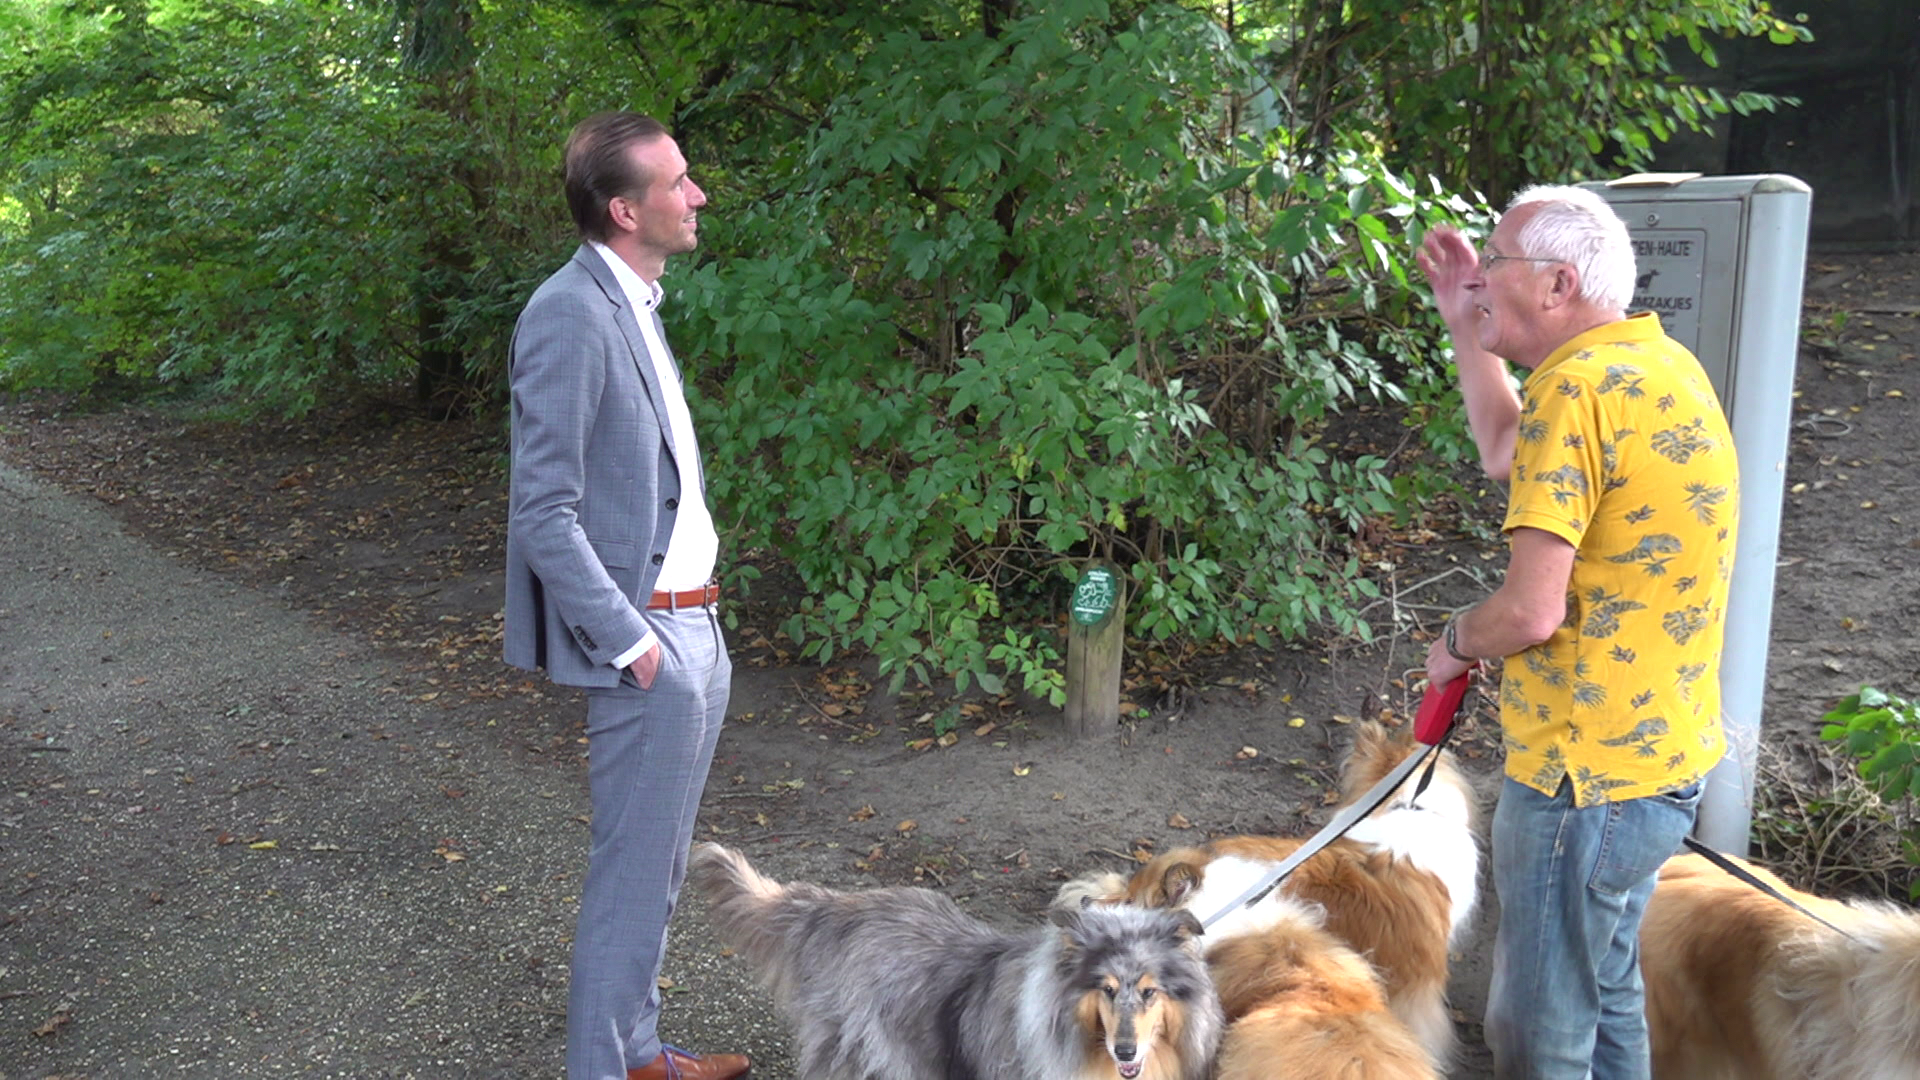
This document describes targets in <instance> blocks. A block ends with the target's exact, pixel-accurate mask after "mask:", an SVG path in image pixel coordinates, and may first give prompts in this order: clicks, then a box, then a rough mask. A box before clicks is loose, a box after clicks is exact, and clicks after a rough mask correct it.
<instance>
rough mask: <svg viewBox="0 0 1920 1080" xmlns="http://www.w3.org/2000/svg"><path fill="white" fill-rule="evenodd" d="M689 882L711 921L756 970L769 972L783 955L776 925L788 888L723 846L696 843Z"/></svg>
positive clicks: (690, 866)
mask: <svg viewBox="0 0 1920 1080" xmlns="http://www.w3.org/2000/svg"><path fill="white" fill-rule="evenodd" d="M687 881H688V883H689V884H691V885H692V886H693V888H694V890H695V891H696V892H698V893H699V894H700V895H701V896H702V897H703V898H705V900H706V901H707V908H708V910H707V919H708V921H709V922H711V923H712V924H713V928H714V930H715V931H716V932H717V933H718V934H719V935H720V940H721V941H723V942H725V943H726V944H727V945H728V946H729V947H731V948H732V949H733V950H734V951H735V952H737V953H739V954H740V955H741V956H743V957H745V958H746V961H747V963H748V965H750V966H751V967H752V968H753V969H754V970H756V971H762V972H771V971H773V970H775V969H776V968H777V967H779V966H781V965H779V963H778V961H780V960H782V959H783V954H784V953H785V945H786V940H785V935H784V934H783V933H782V932H781V929H780V928H779V927H778V926H777V925H776V921H777V920H776V915H777V914H778V912H779V910H780V907H781V903H782V901H784V900H786V899H787V887H786V886H785V885H782V884H780V883H779V882H777V881H775V880H773V879H772V878H770V877H767V876H766V875H765V874H762V873H761V872H760V871H758V870H755V869H754V868H753V864H751V863H749V862H747V857H746V856H745V855H742V854H740V853H739V852H738V851H735V850H733V849H732V848H728V847H722V846H720V845H719V844H695V845H694V846H693V851H692V854H691V856H690V858H689V860H688V863H687Z"/></svg>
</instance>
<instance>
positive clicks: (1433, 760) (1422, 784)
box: [1214, 728, 1453, 919]
mask: <svg viewBox="0 0 1920 1080" xmlns="http://www.w3.org/2000/svg"><path fill="white" fill-rule="evenodd" d="M1452 737H1453V728H1448V729H1447V730H1446V732H1445V733H1444V734H1442V735H1441V736H1440V741H1439V742H1437V743H1434V744H1433V749H1432V750H1429V751H1428V752H1427V763H1426V766H1425V767H1423V768H1422V769H1421V770H1420V779H1419V780H1418V781H1416V782H1415V783H1414V788H1413V797H1412V798H1411V799H1408V800H1407V808H1408V809H1409V810H1418V809H1419V808H1420V793H1421V792H1423V791H1425V790H1427V785H1428V784H1431V783H1432V782H1433V767H1434V766H1435V765H1438V764H1439V763H1440V751H1441V750H1443V749H1445V747H1446V745H1447V740H1448V739H1450V738H1452ZM1404 786H1405V785H1404V784H1396V785H1394V786H1393V787H1392V788H1390V789H1388V790H1387V791H1385V792H1382V793H1381V795H1380V797H1379V798H1377V799H1375V800H1373V802H1372V803H1370V804H1368V806H1367V808H1366V810H1365V811H1363V812H1362V813H1361V815H1360V816H1359V817H1358V818H1355V819H1354V824H1355V825H1358V824H1359V823H1360V822H1362V821H1365V820H1366V819H1367V818H1368V817H1370V816H1372V814H1373V812H1374V811H1375V810H1378V809H1380V808H1381V807H1383V806H1385V805H1387V803H1388V801H1389V800H1391V799H1392V798H1393V797H1394V795H1395V794H1397V793H1398V792H1399V791H1400V789H1401V788H1402V787H1404ZM1349 828H1351V826H1349ZM1346 834H1347V831H1346V830H1342V831H1341V832H1340V834H1339V836H1330V837H1328V838H1327V843H1328V844H1331V843H1333V842H1334V841H1335V840H1338V839H1340V837H1342V836H1345V835H1346ZM1322 850H1324V846H1323V848H1322ZM1315 854H1319V852H1315ZM1305 865H1306V864H1305V863H1304V862H1303V863H1301V864H1300V866H1305ZM1300 866H1295V867H1294V868H1293V869H1292V870H1288V871H1287V872H1286V873H1284V874H1281V875H1280V876H1279V877H1276V878H1274V879H1273V880H1272V881H1269V882H1267V884H1266V885H1265V886H1264V887H1262V888H1261V890H1260V891H1259V892H1256V893H1254V894H1253V895H1252V896H1249V897H1247V898H1246V899H1245V900H1243V901H1238V902H1236V903H1233V904H1229V905H1228V906H1227V907H1226V908H1225V909H1224V910H1222V911H1221V912H1220V913H1219V914H1218V915H1215V916H1214V918H1215V919H1219V918H1221V917H1222V916H1224V915H1226V914H1227V912H1230V911H1234V910H1236V909H1239V908H1250V907H1252V906H1253V905H1255V904H1257V903H1259V902H1260V901H1262V900H1265V899H1266V898H1267V894H1268V893H1271V892H1272V891H1273V890H1275V889H1277V888H1279V887H1280V886H1281V884H1282V883H1284V882H1285V881H1286V880H1287V879H1288V878H1290V877H1292V876H1293V871H1294V870H1298V869H1300Z"/></svg>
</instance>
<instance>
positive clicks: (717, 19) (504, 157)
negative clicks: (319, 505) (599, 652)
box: [0, 0, 1805, 698]
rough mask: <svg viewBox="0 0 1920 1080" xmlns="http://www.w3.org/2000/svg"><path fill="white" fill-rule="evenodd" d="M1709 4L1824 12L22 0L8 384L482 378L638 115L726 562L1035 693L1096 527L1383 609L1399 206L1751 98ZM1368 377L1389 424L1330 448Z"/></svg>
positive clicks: (1406, 416)
mask: <svg viewBox="0 0 1920 1080" xmlns="http://www.w3.org/2000/svg"><path fill="white" fill-rule="evenodd" d="M1736 36H1747V37H1757V36H1765V37H1768V38H1771V39H1772V40H1774V41H1776V42H1779V43H1782V44H1786V43H1790V42H1792V41H1794V40H1797V39H1799V38H1803V37H1804V36H1805V32H1804V31H1803V30H1801V29H1800V28H1799V27H1798V26H1797V25H1795V24H1793V23H1791V22H1788V21H1785V20H1782V19H1780V18H1778V17H1776V16H1775V15H1774V13H1773V12H1772V11H1771V10H1770V8H1769V6H1768V5H1767V4H1766V3H1763V2H1759V0H1663V2H1656V3H1648V2H1645V0H1592V2H1589V3H1582V4H1548V3H1544V2H1542V0H1247V2H1236V0H1226V2H1220V3H1201V2H1188V3H1171V2H1138V0H1053V2H1023V0H964V2H960V0H952V2H949V0H869V2H865V3H854V4H847V3H836V2H830V0H701V2H697V3H696V2H691V0H686V2H681V0H572V2H562V0H536V2H522V3H511V4H508V3H482V2H477V0H391V2H388V3H384V4H357V3H352V2H339V0H126V2H119V3H97V2H90V0H80V2H58V0H16V2H15V3H13V4H10V5H8V6H7V7H5V8H4V9H0V109H3V110H4V111H3V112H0V385H6V386H12V387H53V388H61V389H67V390H76V391H79V390H90V391H106V392H113V393H127V392H144V391H145V390H148V389H152V388H156V387H165V388H173V389H180V388H186V389H190V390H192V391H193V392H195V393H200V394H208V395H211V396H212V397H213V398H214V399H215V400H217V401H220V402H222V403H224V406H225V407H229V408H237V409H239V410H242V411H243V412H249V413H265V414H275V415H281V416H285V417H288V418H290V419H291V420H292V421H293V422H297V419H298V418H299V417H301V416H303V415H305V414H307V413H309V412H311V411H313V410H314V409H316V408H318V407H321V406H323V405H326V404H328V403H329V402H332V401H335V400H338V399H340V398H342V397H343V396H345V395H347V394H350V393H353V392H355V391H356V390H357V389H360V388H376V389H377V388H391V387H393V386H394V385H396V384H404V383H407V382H411V383H412V385H413V389H414V392H415V393H416V394H417V395H418V398H419V400H420V401H421V402H422V403H423V404H424V406H425V407H427V408H430V409H432V410H434V412H435V413H436V414H439V415H448V416H452V415H460V414H468V413H472V412H474V411H476V410H478V411H480V412H481V413H482V414H483V415H485V414H487V413H488V412H489V411H490V410H496V409H497V408H498V406H499V403H500V401H501V387H502V383H503V379H504V357H505V352H506V340H507V335H508V334H509V332H510V331H511V327H512V320H513V318H514V316H515V314H516V313H517V311H518V309H519V306H520V304H521V303H522V302H523V300H524V298H525V297H526V295H527V294H528V293H529V292H530V291H531V289H532V287H533V286H534V285H535V284H537V282H538V281H539V280H540V279H541V278H543V277H544V276H545V275H546V274H547V273H549V272H551V270H552V269H553V268H554V267H555V266H557V265H558V264H559V263H560V262H561V261H562V260H564V259H565V258H566V257H567V254H568V252H569V251H570V250H571V248H572V246H573V244H574V242H575V241H574V239H573V238H572V236H571V235H570V230H569V228H568V225H567V221H566V215H565V211H564V207H563V205H562V201H561V199H560V197H559V193H558V168H559V163H558V159H559V147H560V145H561V143H562V141H563V140H564V137H565V134H566V131H567V129H568V128H569V127H570V126H571V125H572V124H573V123H574V122H575V121H577V120H578V119H579V118H581V117H583V116H585V115H587V114H588V113H590V112H593V111H597V110H599V109H603V108H609V107H624V108H632V109H637V110H640V111H644V112H648V113H651V114H653V115H656V116H659V117H661V118H663V119H665V120H667V121H668V122H669V123H670V125H671V126H672V127H673V129H674V130H675V132H676V135H677V137H678V138H679V140H680V142H681V144H682V146H683V148H684V149H685V150H686V152H687V155H688V157H689V158H690V159H691V160H692V161H693V162H694V163H695V165H696V168H697V169H698V170H699V174H700V179H701V181H702V183H703V185H705V186H706V187H707V189H708V191H709V194H710V196H711V197H712V200H713V202H712V206H711V209H710V211H709V213H708V215H707V216H706V217H705V218H704V219H703V226H704V227H703V230H702V235H703V241H704V246H703V248H702V250H701V252H700V253H699V254H698V255H697V256H694V257H690V258H688V259H686V260H683V261H680V262H677V263H676V264H675V265H674V266H673V267H671V268H670V270H669V276H668V278H667V279H666V281H665V284H666V285H667V287H668V290H669V293H670V296H671V299H670V306H669V307H668V308H667V309H665V311H666V313H667V317H668V319H669V322H670V323H671V329H672V333H673V335H674V337H675V340H676V343H677V346H678V351H679V352H680V353H681V355H682V356H683V357H684V358H686V360H687V361H688V366H689V368H690V370H691V371H692V372H693V373H694V375H695V378H696V379H697V382H698V386H697V400H696V403H695V407H696V409H697V410H698V413H699V417H698V421H699V425H700V427H701V430H702V432H703V440H704V442H705V444H706V451H707V457H708V461H709V464H710V476H711V478H712V485H713V497H714V500H715V502H716V505H717V508H718V511H719V513H720V515H721V517H722V520H723V523H728V524H730V525H731V528H730V531H729V534H728V543H729V544H730V546H731V550H732V554H733V556H734V557H733V558H731V559H728V560H727V562H728V564H729V565H731V566H732V567H733V568H734V569H733V571H732V572H733V573H734V574H735V575H736V584H744V583H745V582H744V579H745V578H748V577H751V576H752V575H753V574H754V573H755V570H754V568H753V561H754V560H749V559H747V558H744V557H743V556H745V555H747V554H749V553H752V554H755V555H756V556H757V555H769V556H772V557H773V558H774V559H776V560H777V561H778V562H779V563H780V564H781V565H783V566H785V567H789V568H790V569H791V570H792V572H793V574H794V575H795V576H796V577H797V579H798V581H799V583H800V585H801V586H802V591H803V593H804V596H803V599H802V600H801V602H800V604H799V607H798V610H797V611H796V613H795V614H794V616H793V618H792V620H791V622H790V623H789V625H788V626H787V628H786V629H787V631H788V633H789V634H790V635H791V636H793V637H794V638H795V639H796V640H799V641H801V642H803V643H804V644H805V646H806V648H807V649H808V651H809V652H810V654H811V655H815V656H819V657H823V658H824V657H826V656H830V655H832V654H833V653H835V652H836V651H840V650H845V649H848V648H856V647H857V648H866V649H870V650H873V651H874V652H875V653H876V654H877V655H878V656H879V657H880V660H881V662H882V665H883V667H884V668H885V669H886V670H887V671H889V672H892V673H894V674H896V675H900V676H909V675H910V676H912V677H915V678H919V679H924V680H933V679H936V678H940V677H942V676H948V675H951V676H954V677H957V679H958V680H959V683H960V686H961V688H962V689H964V688H965V687H966V686H967V685H968V684H969V683H971V682H973V681H978V682H980V683H982V684H984V685H986V686H987V687H988V688H989V689H998V688H999V687H1000V686H1001V684H1002V682H1003V681H1004V680H1006V679H1007V678H1009V677H1012V678H1014V679H1016V680H1017V681H1018V682H1019V683H1020V684H1021V685H1023V686H1024V687H1025V688H1027V689H1029V690H1032V691H1034V692H1038V693H1042V694H1047V695H1052V696H1055V697H1056V698H1057V696H1058V694H1059V693H1060V674H1059V670H1058V669H1059V664H1058V663H1057V660H1058V650H1059V648H1060V643H1059V642H1058V641H1057V640H1056V639H1055V636H1054V635H1055V631H1056V629H1057V626H1058V623H1057V619H1056V616H1057V613H1058V611H1059V608H1060V606H1061V600H1062V598H1063V596H1064V595H1065V591H1066V588H1067V587H1068V586H1069V585H1070V583H1071V581H1072V579H1073V578H1074V576H1075V575H1077V573H1078V571H1079V568H1080V567H1081V566H1083V565H1085V563H1086V561H1087V560H1089V559H1093V558H1099V559H1106V560H1110V561H1112V562H1114V563H1115V564H1117V565H1118V566H1119V567H1120V568H1121V569H1122V571H1123V573H1124V575H1125V576H1126V578H1127V579H1128V580H1129V582H1130V584H1131V589H1132V592H1133V594H1134V600H1133V603H1132V606H1131V608H1130V611H1129V619H1130V623H1131V629H1132V631H1133V633H1135V634H1136V635H1142V636H1145V637H1147V638H1149V639H1152V640H1155V641H1158V642H1160V643H1162V645H1163V647H1165V648H1167V649H1169V650H1174V651H1179V650H1186V649H1191V648H1194V647H1196V646H1198V645H1201V644H1203V643H1207V642H1215V641H1229V640H1242V639H1249V638H1250V639H1255V640H1262V641H1264V640H1269V639H1270V638H1271V637H1272V636H1275V635H1277V636H1280V637H1283V638H1290V637H1296V636H1299V635H1301V634H1303V633H1304V632H1306V631H1308V630H1310V629H1313V628H1316V627H1320V626H1323V625H1330V626H1332V627H1333V628H1336V629H1337V630H1339V631H1342V632H1348V633H1355V634H1361V635H1364V634H1365V633H1366V632H1367V631H1366V627H1365V625H1364V624H1363V623H1362V622H1361V621H1360V620H1359V619H1358V617H1357V616H1356V614H1355V611H1356V609H1357V606H1358V602H1359V601H1361V600H1363V599H1364V598H1365V597H1366V596H1368V595H1370V593H1371V589H1372V587H1371V585H1370V584H1369V583H1368V581H1367V579H1366V577H1365V575H1364V573H1363V572H1362V568H1361V567H1360V566H1359V565H1358V564H1357V562H1356V560H1355V558H1354V556H1353V551H1352V544H1351V542H1350V541H1351V538H1352V537H1353V535H1355V533H1356V532H1357V531H1359V530H1360V529H1362V528H1363V527H1365V526H1366V524H1367V523H1368V522H1369V521H1372V520H1376V519H1379V518H1382V517H1385V516H1387V515H1393V514H1400V515H1404V514H1406V513H1407V512H1408V511H1407V509H1406V508H1407V507H1408V506H1410V505H1412V503H1413V501H1414V498H1415V497H1416V496H1418V495H1420V494H1422V493H1424V492H1426V491H1429V490H1431V489H1432V487H1433V485H1435V484H1436V483H1438V481H1437V480H1436V479H1435V474H1433V473H1431V472H1430V471H1422V468H1421V467H1419V465H1418V462H1417V461H1416V457H1415V455H1414V454H1413V453H1411V451H1414V450H1418V451H1421V452H1422V453H1423V454H1424V457H1423V458H1421V460H1424V461H1426V462H1428V463H1437V464H1440V465H1444V464H1446V463H1448V462H1450V461H1455V460H1458V458H1459V457H1460V456H1461V455H1462V454H1463V453H1464V452H1465V451H1466V448H1467V443H1466V441H1465V440H1464V438H1463V435H1464V432H1463V431H1462V429H1461V427H1460V422H1459V420H1458V419H1457V417H1458V408H1457V403H1454V402H1452V401H1450V400H1449V391H1448V380H1447V378H1446V375H1445V370H1444V365H1445V363H1446V357H1445V354H1444V351H1443V350H1442V348H1441V345H1442V335H1441V334H1440V333H1439V332H1438V328H1437V326H1436V325H1435V324H1434V322H1433V320H1432V318H1431V316H1430V315H1429V314H1428V313H1427V312H1426V310H1425V308H1424V307H1423V306H1422V304H1421V302H1420V300H1419V298H1418V295H1419V290H1418V289H1416V288H1410V287H1409V280H1408V273H1409V268H1410V257H1409V256H1410V252H1411V249H1412V246H1413V244H1414V243H1415V242H1417V240H1418V238H1419V236H1420V235H1421V233H1422V232H1423V231H1424V230H1425V229H1427V228H1428V227H1429V226H1431V225H1432V224H1433V223H1435V222H1437V221H1442V220H1451V221H1466V222H1468V223H1470V224H1471V223H1477V222H1484V220H1485V219H1486V217H1487V216H1488V211H1487V204H1488V202H1489V200H1491V201H1494V202H1496V203H1497V202H1498V201H1499V200H1501V199H1503V198H1504V197H1505V196H1506V195H1507V194H1508V193H1510V192H1511V191H1513V190H1515V189H1517V188H1518V187H1519V186H1521V185H1523V184H1525V183H1529V182H1535V181H1565V180H1572V179H1579V178H1585V177H1591V176H1598V175H1609V174H1612V173H1615V172H1618V171H1623V170H1630V169H1633V168H1636V167H1640V166H1643V165H1645V164H1646V163H1647V161H1648V160H1649V153H1650V150H1651V148H1652V146H1653V145H1654V144H1655V143H1656V142H1658V141H1660V140H1662V139H1664V138H1666V137H1667V136H1668V135H1670V134H1671V133H1672V132H1674V131H1675V130H1677V129H1679V128H1696V129H1697V128H1700V127H1701V126H1702V125H1704V124H1707V123H1708V122H1710V120H1711V118H1712V117H1713V116H1714V115H1716V114H1720V113H1724V112H1725V111H1727V110H1729V109H1738V110H1745V109H1751V108H1757V107H1768V108H1771V107H1774V105H1775V104H1776V103H1775V102H1773V101H1771V100H1769V99H1765V98H1760V97H1755V96H1743V97H1738V98H1732V99H1728V98H1725V97H1722V96H1721V95H1719V94H1718V93H1715V92H1712V91H1707V90H1702V89H1699V88H1696V87H1692V86H1689V85H1687V84H1685V83H1684V82H1683V81H1681V80H1679V79H1678V78H1676V77H1675V76H1674V75H1673V74H1672V71H1671V68H1670V65H1669V59H1668V58H1669V56H1670V54H1671V53H1672V51H1673V50H1675V49H1684V50H1690V51H1691V52H1693V53H1694V54H1697V55H1699V56H1700V57H1702V58H1704V59H1706V60H1708V61H1709V62H1711V61H1712V59H1713V50H1714V46H1715V43H1716V42H1717V41H1723V40H1725V39H1727V38H1730V37H1736ZM1482 193H1484V194H1482ZM1370 402H1390V403H1393V404H1394V405H1395V410H1394V412H1393V415H1394V416H1396V417H1398V418H1400V420H1401V422H1402V423H1404V424H1405V427H1406V432H1407V435H1406V437H1405V439H1404V440H1403V441H1402V447H1403V449H1407V450H1409V453H1406V454H1359V455H1353V456H1350V455H1347V454H1345V453H1342V452H1340V451H1339V450H1338V449H1337V448H1336V444H1335V443H1334V442H1333V440H1331V439H1330V438H1329V433H1330V431H1333V430H1335V428H1336V426H1337V425H1338V424H1339V423H1341V422H1342V418H1343V417H1348V416H1350V415H1351V413H1352V412H1353V410H1354V408H1355V406H1357V405H1359V404H1363V403H1370ZM759 561H765V560H764V559H761V560H759Z"/></svg>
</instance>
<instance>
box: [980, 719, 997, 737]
mask: <svg viewBox="0 0 1920 1080" xmlns="http://www.w3.org/2000/svg"><path fill="white" fill-rule="evenodd" d="M999 726H1000V724H999V722H998V721H995V720H989V721H987V722H986V723H984V724H981V725H980V726H979V727H977V728H974V729H973V733H974V734H975V735H976V736H979V737H981V738H985V737H986V736H988V735H991V734H993V729H994V728H997V727H999Z"/></svg>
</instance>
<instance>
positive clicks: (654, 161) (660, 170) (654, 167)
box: [630, 135, 687, 180]
mask: <svg viewBox="0 0 1920 1080" xmlns="http://www.w3.org/2000/svg"><path fill="white" fill-rule="evenodd" d="M630 153H631V154H632V155H633V161H634V163H635V164H637V165H639V166H640V167H641V168H643V169H645V170H646V171H647V173H648V175H650V176H654V177H658V178H660V179H664V180H673V179H676V178H678V177H679V175H680V174H681V173H683V172H686V171H687V159H686V158H684V157H682V156H681V155H680V146H679V144H677V143H675V142H674V141H673V137H672V136H671V135H662V136H660V137H659V138H657V139H649V140H647V141H646V142H643V143H640V144H638V145H636V146H634V147H633V149H632V150H631V151H630Z"/></svg>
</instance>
